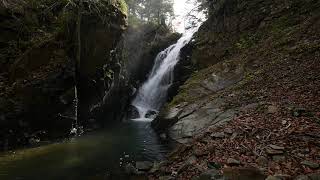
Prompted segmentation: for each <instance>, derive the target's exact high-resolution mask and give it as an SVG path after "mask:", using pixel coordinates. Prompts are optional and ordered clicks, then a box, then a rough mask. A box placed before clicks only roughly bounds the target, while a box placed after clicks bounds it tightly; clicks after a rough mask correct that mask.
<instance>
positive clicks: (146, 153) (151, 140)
mask: <svg viewBox="0 0 320 180" xmlns="http://www.w3.org/2000/svg"><path fill="white" fill-rule="evenodd" d="M169 149H170V145H169V144H168V143H161V142H160V140H159V139H158V137H157V135H156V134H155V133H154V131H153V130H152V129H151V128H150V122H148V121H129V122H126V123H123V124H119V125H115V126H112V127H110V128H108V129H106V130H104V131H102V132H98V133H92V134H88V135H86V136H83V137H80V138H75V139H71V140H66V141H65V142H60V143H55V144H51V145H47V146H42V147H37V148H32V149H25V150H19V151H16V152H15V153H5V154H2V155H0V179H1V180H6V179H8V180H12V179H22V180H25V179H26V180H29V179H32V180H38V179H39V180H40V179H41V180H43V179H48V180H51V179H52V180H56V179H63V180H64V179H67V180H73V179H77V180H79V179H80V180H81V179H86V180H87V179H117V180H118V179H128V177H126V176H125V175H124V173H123V170H122V168H121V166H123V165H124V164H125V163H127V162H131V161H141V160H149V161H155V160H161V159H163V158H164V155H165V154H166V153H167V152H168V150H169Z"/></svg>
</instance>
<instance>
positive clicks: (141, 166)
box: [136, 161, 153, 171]
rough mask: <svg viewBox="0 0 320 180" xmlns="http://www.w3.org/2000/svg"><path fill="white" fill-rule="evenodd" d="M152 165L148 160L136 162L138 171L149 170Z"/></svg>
mask: <svg viewBox="0 0 320 180" xmlns="http://www.w3.org/2000/svg"><path fill="white" fill-rule="evenodd" d="M152 167H153V163H152V162H149V161H138V162H136V168H137V169H138V170H139V171H149V170H150V169H151V168H152Z"/></svg>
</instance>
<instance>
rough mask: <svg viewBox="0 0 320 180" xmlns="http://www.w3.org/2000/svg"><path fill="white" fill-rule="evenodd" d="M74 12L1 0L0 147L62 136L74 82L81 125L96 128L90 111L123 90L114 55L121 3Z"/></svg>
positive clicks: (69, 6)
mask: <svg viewBox="0 0 320 180" xmlns="http://www.w3.org/2000/svg"><path fill="white" fill-rule="evenodd" d="M90 3H94V4H90ZM93 7H94V8H93ZM80 9H81V10H80V11H79V9H78V8H77V6H76V5H75V4H73V3H72V1H52V0H40V1H33V0H24V1H15V0H12V1H6V0H4V1H1V3H0V22H1V23H0V52H1V53H0V54H1V56H0V89H1V91H0V149H2V148H4V149H6V148H8V147H12V146H15V145H17V144H18V145H23V144H28V143H29V142H30V140H33V141H34V140H36V141H38V140H39V139H40V140H41V141H42V140H46V139H48V138H49V139H50V137H51V138H52V137H61V136H64V135H66V134H68V133H69V130H70V128H71V125H72V123H74V94H75V93H74V92H75V90H74V87H75V82H76V80H77V81H78V82H79V83H78V93H79V97H78V98H79V103H80V104H79V105H80V108H79V109H80V112H79V115H80V117H81V119H80V120H81V123H82V125H88V122H91V123H93V124H95V123H96V121H94V120H91V121H89V119H91V118H92V119H93V118H97V117H93V116H92V114H91V112H92V110H94V108H93V107H97V106H100V105H104V104H106V103H103V102H107V101H109V100H110V99H108V97H107V96H106V94H107V93H106V92H109V93H110V90H111V89H115V88H119V87H120V86H124V85H122V84H120V82H119V81H118V79H119V78H122V75H121V74H122V72H123V69H122V67H121V60H119V59H117V58H116V57H117V56H119V55H112V54H115V52H119V51H117V50H116V49H117V48H116V47H117V46H120V45H119V41H120V38H121V34H122V32H123V31H124V29H125V28H126V6H125V3H124V2H123V1H120V0H119V1H118V0H115V1H104V0H101V1H95V2H93V1H92V2H91V1H90V2H87V3H83V7H82V8H80ZM79 14H80V15H81V20H80V22H81V23H80V26H78V24H77V22H79ZM78 27H80V31H79V28H78ZM78 32H80V36H78V34H79V33H78ZM78 37H80V42H81V43H79V41H78V39H77V38H78ZM79 44H81V46H79ZM79 47H81V48H80V66H79V67H80V68H79V69H78V70H79V72H78V73H77V74H78V75H77V76H76V78H75V62H76V60H77V57H78V56H77V55H78V52H79ZM112 52H114V53H112ZM119 53H120V52H119ZM111 56H114V57H111ZM123 82H125V81H123ZM111 84H114V85H113V86H111ZM112 93H113V95H114V96H119V94H115V93H116V92H115V90H113V91H112V92H111V94H112ZM117 93H118V92H117ZM109 96H110V95H109ZM111 96H112V95H111Z"/></svg>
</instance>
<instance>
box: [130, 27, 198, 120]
mask: <svg viewBox="0 0 320 180" xmlns="http://www.w3.org/2000/svg"><path fill="white" fill-rule="evenodd" d="M199 26H200V24H199ZM199 26H197V27H194V28H191V29H189V30H187V31H186V32H185V33H184V34H183V35H182V37H181V38H180V39H179V40H178V42H177V43H176V44H173V45H171V46H170V47H168V48H167V49H165V50H164V51H162V52H160V53H159V54H158V55H157V57H156V59H155V64H154V66H153V69H152V71H151V73H150V75H149V77H148V79H147V81H146V82H145V83H144V84H143V85H142V87H141V88H140V89H139V91H138V94H137V96H136V98H135V99H134V100H133V102H132V105H133V106H135V107H136V108H137V110H138V111H139V116H140V118H142V119H143V118H146V115H147V113H148V112H149V111H154V112H157V111H158V110H159V109H160V108H161V106H162V105H163V104H164V103H165V101H166V98H167V93H168V89H169V87H170V86H171V85H172V83H173V78H174V77H173V71H174V67H175V65H176V64H177V62H178V61H179V57H180V50H181V49H182V48H183V47H184V46H185V45H186V44H188V43H189V42H190V40H191V39H192V36H193V34H194V33H195V32H197V31H198V29H199ZM149 120H152V119H149Z"/></svg>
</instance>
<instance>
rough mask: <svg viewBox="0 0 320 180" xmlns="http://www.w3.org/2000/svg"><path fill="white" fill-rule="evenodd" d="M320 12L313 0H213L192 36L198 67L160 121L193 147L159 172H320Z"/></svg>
mask: <svg viewBox="0 0 320 180" xmlns="http://www.w3.org/2000/svg"><path fill="white" fill-rule="evenodd" d="M319 12H320V3H319V1H314V0H308V1H300V0H288V1H260V0H253V1H247V0H245V1H237V0H220V1H213V2H212V3H211V4H210V14H209V19H208V20H207V21H206V22H205V23H204V24H203V25H202V27H201V28H200V30H199V32H198V33H197V35H196V37H195V41H194V42H193V43H192V53H191V58H190V59H191V61H192V62H193V63H194V64H195V66H197V67H200V68H199V69H198V71H195V72H194V73H193V74H192V76H191V77H190V78H189V79H188V80H187V81H186V82H185V84H184V85H183V86H182V87H181V88H180V90H179V93H178V95H177V96H175V97H174V99H173V100H172V101H171V102H170V103H168V104H167V105H166V107H164V108H163V110H162V112H161V113H160V116H159V117H158V118H157V119H156V120H155V121H154V122H153V126H154V127H155V128H156V130H158V131H159V132H161V133H166V134H167V135H168V136H169V137H171V138H173V139H175V140H177V141H178V142H181V143H186V144H185V145H182V146H181V147H180V148H178V149H177V150H176V152H174V153H173V154H171V156H170V157H169V160H168V162H166V163H163V164H162V166H160V168H158V171H157V172H156V173H155V176H152V177H157V178H159V177H160V176H162V178H164V177H166V178H171V177H170V176H174V177H175V178H177V179H191V178H197V177H198V178H199V179H210V178H213V179H219V178H221V177H222V176H224V177H225V178H229V179H265V178H266V177H267V175H274V177H271V176H270V177H269V178H270V179H272V178H273V179H294V178H295V177H296V176H298V175H301V174H309V173H319V163H320V159H319V158H320V154H319V152H320V147H319V143H318V142H319V140H320V139H319V138H320V137H319V135H320V134H319V132H320V124H319V118H320V114H319V113H320V109H319V107H320V106H319V105H320V99H319V97H320V96H319V92H320V74H319V69H320V63H319V55H320V54H319V53H320V51H319V50H320V47H319V42H320V39H319V37H320V31H319V28H320V14H319ZM223 167H224V168H223ZM201 174H202V175H201ZM300 178H305V179H308V178H309V179H316V178H319V175H315V174H314V175H309V176H303V177H302V176H301V177H300Z"/></svg>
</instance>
